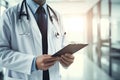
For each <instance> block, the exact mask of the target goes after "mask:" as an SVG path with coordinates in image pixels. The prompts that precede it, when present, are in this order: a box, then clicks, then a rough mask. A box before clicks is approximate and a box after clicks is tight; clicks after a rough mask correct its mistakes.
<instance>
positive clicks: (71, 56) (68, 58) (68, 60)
mask: <svg viewBox="0 0 120 80" xmlns="http://www.w3.org/2000/svg"><path fill="white" fill-rule="evenodd" d="M61 60H62V61H64V62H69V63H73V61H74V56H73V55H70V56H66V55H62V56H61Z"/></svg>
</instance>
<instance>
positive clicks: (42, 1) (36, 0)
mask: <svg viewBox="0 0 120 80" xmlns="http://www.w3.org/2000/svg"><path fill="white" fill-rule="evenodd" d="M33 1H34V2H35V3H37V4H38V5H40V6H43V5H44V4H45V3H46V0H33Z"/></svg>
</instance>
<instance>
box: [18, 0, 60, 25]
mask: <svg viewBox="0 0 120 80" xmlns="http://www.w3.org/2000/svg"><path fill="white" fill-rule="evenodd" d="M23 5H25V10H26V13H25V12H24V11H23ZM47 10H48V15H49V17H50V21H51V22H52V23H53V18H52V16H51V14H50V10H51V11H52V13H53V14H54V18H55V19H56V21H57V22H58V18H57V15H56V13H55V12H54V10H53V9H52V8H51V7H50V6H49V5H47ZM21 16H26V17H27V20H29V13H28V8H27V3H26V0H23V1H22V5H21V8H20V12H19V19H21Z"/></svg>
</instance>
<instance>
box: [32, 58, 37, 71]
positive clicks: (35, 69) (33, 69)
mask: <svg viewBox="0 0 120 80" xmlns="http://www.w3.org/2000/svg"><path fill="white" fill-rule="evenodd" d="M33 71H37V67H36V57H35V58H34V59H33V62H32V67H31V72H33Z"/></svg>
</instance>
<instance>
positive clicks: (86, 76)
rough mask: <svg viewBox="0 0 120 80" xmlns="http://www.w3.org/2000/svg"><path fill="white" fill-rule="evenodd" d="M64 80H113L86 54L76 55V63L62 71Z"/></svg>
mask: <svg viewBox="0 0 120 80" xmlns="http://www.w3.org/2000/svg"><path fill="white" fill-rule="evenodd" d="M61 74H62V80H113V79H112V78H110V77H109V76H108V75H107V74H106V73H105V72H104V71H103V70H102V69H100V68H99V67H98V66H97V65H96V64H95V63H93V62H92V61H91V60H89V59H88V57H87V56H86V55H84V54H79V53H78V54H75V61H74V63H73V64H72V65H71V66H70V67H69V68H68V69H67V70H65V69H62V72H61Z"/></svg>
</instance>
